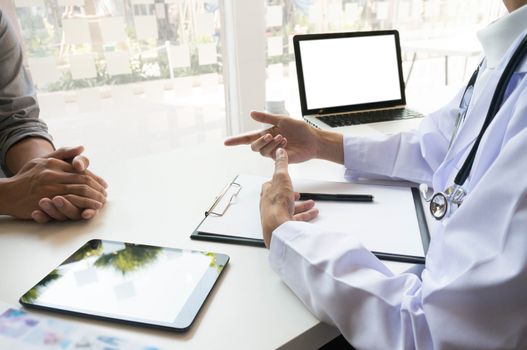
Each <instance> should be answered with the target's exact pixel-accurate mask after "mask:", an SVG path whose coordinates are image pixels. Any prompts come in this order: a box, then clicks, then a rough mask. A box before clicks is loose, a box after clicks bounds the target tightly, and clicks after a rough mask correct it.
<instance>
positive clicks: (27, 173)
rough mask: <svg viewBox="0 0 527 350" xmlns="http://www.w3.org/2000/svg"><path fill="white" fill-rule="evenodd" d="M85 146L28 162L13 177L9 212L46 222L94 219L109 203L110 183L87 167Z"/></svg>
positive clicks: (9, 188)
mask: <svg viewBox="0 0 527 350" xmlns="http://www.w3.org/2000/svg"><path fill="white" fill-rule="evenodd" d="M83 150H84V148H83V147H75V148H61V149H58V150H57V151H54V152H52V153H50V154H48V155H47V156H46V157H43V158H35V159H33V160H31V161H29V162H28V163H26V164H25V165H24V166H23V167H22V169H20V171H19V172H18V173H17V174H15V175H14V176H13V177H11V178H10V179H9V186H8V187H7V189H8V191H9V192H11V194H8V198H13V199H14V201H13V202H12V203H10V205H9V210H8V212H7V214H8V215H11V216H14V217H16V218H21V219H33V220H35V221H37V222H40V223H44V222H47V221H50V220H59V221H64V220H80V219H91V218H92V217H94V216H95V214H96V213H97V211H98V210H99V209H101V208H102V207H103V205H104V203H105V202H106V190H105V188H106V187H107V184H106V182H105V181H104V180H103V179H102V178H100V177H99V176H96V175H95V174H93V173H92V172H90V171H89V170H87V167H88V165H89V160H88V158H86V157H85V156H83V155H81V153H82V151H83Z"/></svg>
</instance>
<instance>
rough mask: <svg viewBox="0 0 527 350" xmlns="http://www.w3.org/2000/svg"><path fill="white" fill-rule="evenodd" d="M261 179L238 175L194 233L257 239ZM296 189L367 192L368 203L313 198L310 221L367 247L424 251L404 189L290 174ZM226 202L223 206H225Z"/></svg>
mask: <svg viewBox="0 0 527 350" xmlns="http://www.w3.org/2000/svg"><path fill="white" fill-rule="evenodd" d="M265 181H267V179H265V178H262V177H258V176H251V175H240V176H238V178H237V179H236V183H239V184H240V185H242V189H241V191H240V192H239V194H238V196H237V197H236V198H235V199H233V201H232V202H231V204H230V206H228V203H229V199H230V198H231V197H232V195H233V194H234V193H235V191H236V188H235V187H230V188H229V190H228V191H227V192H226V194H225V195H224V196H223V197H222V200H221V201H220V202H219V204H218V205H217V206H216V208H215V211H216V212H223V211H224V210H225V209H226V211H225V214H224V215H223V216H220V217H216V216H213V215H209V216H208V217H207V218H206V219H205V220H204V221H203V223H202V224H201V226H200V227H199V228H198V231H200V232H207V233H213V234H221V235H228V236H237V237H248V238H255V239H261V238H262V229H261V226H260V214H259V200H260V191H261V186H262V184H263V182H265ZM293 187H294V190H295V191H298V192H311V193H341V194H344V193H355V194H372V195H373V196H374V201H373V202H372V203H368V202H366V203H359V202H329V201H327V202H326V201H318V202H316V207H317V208H318V209H319V211H320V213H319V216H318V217H317V218H316V219H314V220H312V221H311V222H312V223H313V224H316V225H320V226H321V227H324V228H326V229H328V230H333V231H339V232H345V233H349V234H353V235H357V237H358V238H359V239H360V240H361V241H362V243H363V244H364V246H365V247H366V248H368V249H370V250H372V251H377V252H383V253H393V254H404V255H413V256H424V250H423V245H422V241H421V234H420V230H419V225H418V221H417V216H416V211H415V207H414V201H413V197H412V193H411V190H410V188H408V187H400V186H378V185H364V184H352V183H343V182H342V183H341V182H322V181H314V180H305V179H293ZM227 206H228V208H226V207H227Z"/></svg>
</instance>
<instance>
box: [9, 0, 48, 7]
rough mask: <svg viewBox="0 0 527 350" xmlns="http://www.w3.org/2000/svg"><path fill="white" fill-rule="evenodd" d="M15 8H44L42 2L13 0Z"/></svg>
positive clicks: (42, 0) (37, 0)
mask: <svg viewBox="0 0 527 350" xmlns="http://www.w3.org/2000/svg"><path fill="white" fill-rule="evenodd" d="M15 6H16V7H32V6H40V7H44V0H15Z"/></svg>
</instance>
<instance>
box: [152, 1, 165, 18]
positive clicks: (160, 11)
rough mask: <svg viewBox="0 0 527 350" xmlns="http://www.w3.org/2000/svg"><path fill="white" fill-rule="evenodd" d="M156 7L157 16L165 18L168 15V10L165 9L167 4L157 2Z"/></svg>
mask: <svg viewBox="0 0 527 350" xmlns="http://www.w3.org/2000/svg"><path fill="white" fill-rule="evenodd" d="M155 9H156V17H157V18H159V19H165V18H166V17H167V14H166V10H165V4H162V3H157V4H156V5H155Z"/></svg>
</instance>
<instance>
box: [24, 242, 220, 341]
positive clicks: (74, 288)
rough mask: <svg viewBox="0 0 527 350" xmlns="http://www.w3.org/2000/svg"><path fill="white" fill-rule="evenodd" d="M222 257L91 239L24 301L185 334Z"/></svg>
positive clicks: (37, 306) (49, 307)
mask: <svg viewBox="0 0 527 350" xmlns="http://www.w3.org/2000/svg"><path fill="white" fill-rule="evenodd" d="M228 261H229V257H228V256H227V255H224V254H218V253H212V252H202V251H192V250H181V249H175V248H163V247H155V246H148V245H140V244H132V243H121V242H113V241H106V240H91V241H89V242H87V243H86V244H85V245H84V246H82V247H81V248H80V249H79V250H77V251H76V252H75V253H74V254H73V255H71V256H70V257H69V258H68V259H66V261H64V262H63V263H62V264H61V265H60V266H59V267H58V268H56V269H55V270H53V271H51V272H50V273H49V274H48V275H47V276H46V277H44V278H43V279H42V280H41V281H40V282H39V283H38V284H37V285H35V286H34V287H33V288H31V289H30V290H29V291H28V292H27V293H25V294H24V295H23V296H22V297H21V298H20V303H21V304H22V305H24V306H26V307H29V308H38V309H46V310H53V311H58V312H62V313H69V314H77V315H82V316H87V317H91V318H99V319H108V320H113V321H117V322H122V323H128V324H136V325H142V326H147V327H154V328H164V329H170V330H175V331H184V330H186V329H188V328H189V327H190V325H191V324H192V322H193V321H194V319H195V317H196V315H197V313H198V311H199V310H200V308H201V306H202V305H203V303H204V302H205V299H206V298H207V296H208V295H209V293H210V291H211V290H212V288H213V286H214V284H215V283H216V281H217V280H218V278H219V276H220V275H221V272H222V271H223V269H224V268H225V266H226V265H227V263H228Z"/></svg>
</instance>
